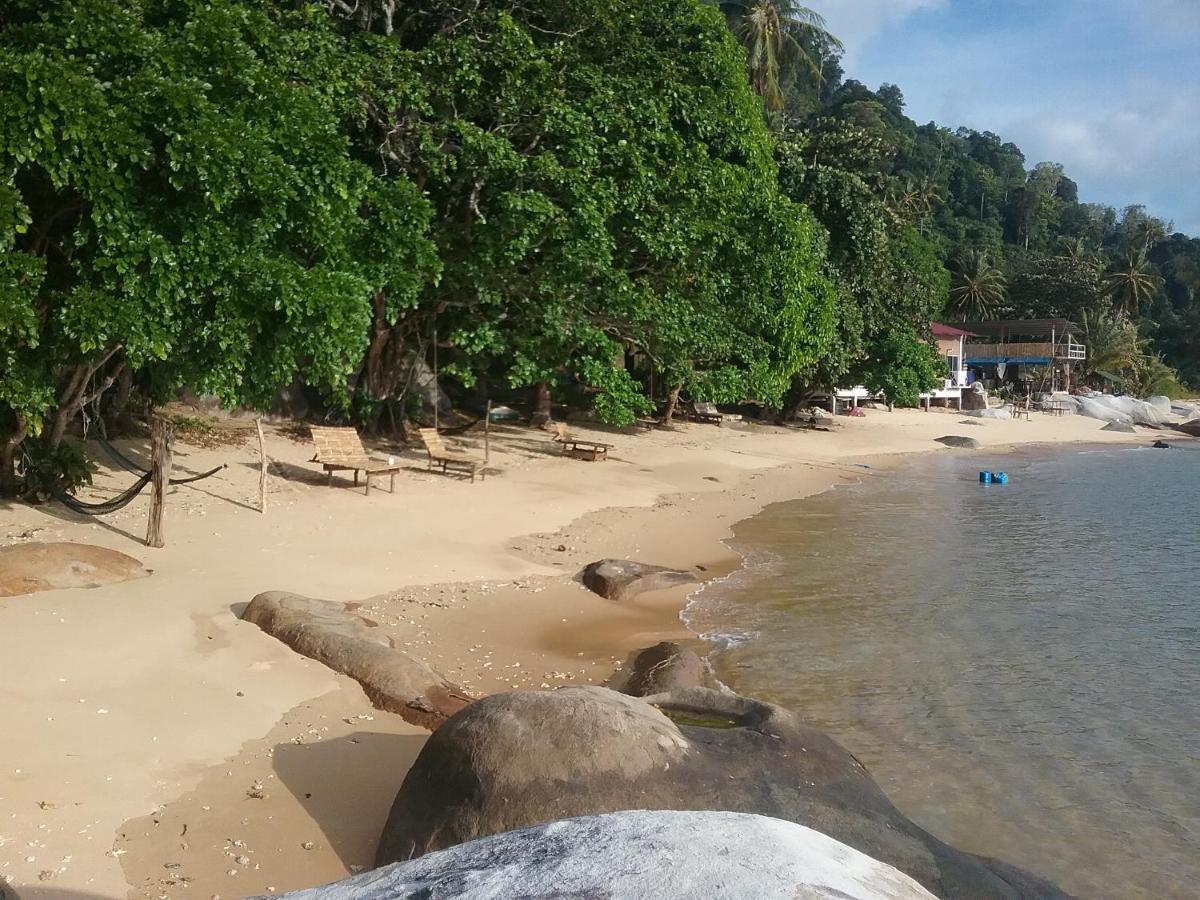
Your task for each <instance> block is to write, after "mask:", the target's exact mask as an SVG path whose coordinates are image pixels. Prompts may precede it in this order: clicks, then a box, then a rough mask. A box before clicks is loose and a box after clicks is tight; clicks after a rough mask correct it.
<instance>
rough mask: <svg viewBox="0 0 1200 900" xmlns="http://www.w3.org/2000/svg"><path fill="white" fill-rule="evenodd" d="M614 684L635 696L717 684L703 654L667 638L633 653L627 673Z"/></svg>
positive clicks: (622, 690) (626, 668)
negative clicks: (709, 671)
mask: <svg viewBox="0 0 1200 900" xmlns="http://www.w3.org/2000/svg"><path fill="white" fill-rule="evenodd" d="M612 686H613V687H614V688H615V689H616V690H619V691H621V693H623V694H629V696H631V697H646V696H649V695H650V694H663V693H666V692H667V691H675V690H680V689H682V688H695V687H714V686H715V684H714V682H713V679H712V678H711V677H710V676H709V674H708V670H707V669H706V668H705V667H704V661H703V660H702V659H700V657H699V656H697V655H696V654H695V653H693V652H692V651H691V650H689V649H688V648H687V647H685V646H683V645H682V644H676V643H675V642H674V641H663V642H662V643H661V644H655V645H654V646H653V647H647V648H646V649H645V650H639V651H638V652H637V653H635V654H633V657H632V658H631V659H630V661H629V664H628V665H627V666H626V667H625V672H624V674H623V676H622V677H621V678H619V679H617V680H616V683H615V684H613V685H612Z"/></svg>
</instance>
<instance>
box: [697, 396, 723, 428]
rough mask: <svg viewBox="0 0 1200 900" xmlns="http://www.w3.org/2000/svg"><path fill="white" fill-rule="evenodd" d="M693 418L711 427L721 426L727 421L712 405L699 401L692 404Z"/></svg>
mask: <svg viewBox="0 0 1200 900" xmlns="http://www.w3.org/2000/svg"><path fill="white" fill-rule="evenodd" d="M692 417H693V418H695V420H696V421H697V422H705V423H707V424H709V425H720V424H721V423H722V422H723V421H725V415H724V413H722V412H721V411H720V410H719V409H717V407H716V406H715V405H714V404H712V403H702V402H700V401H697V402H695V403H693V404H692Z"/></svg>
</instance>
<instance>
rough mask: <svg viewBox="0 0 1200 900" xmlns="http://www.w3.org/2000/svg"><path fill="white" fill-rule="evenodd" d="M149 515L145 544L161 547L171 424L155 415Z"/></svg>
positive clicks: (169, 464) (169, 469)
mask: <svg viewBox="0 0 1200 900" xmlns="http://www.w3.org/2000/svg"><path fill="white" fill-rule="evenodd" d="M150 473H151V475H150V488H151V493H150V516H149V521H148V523H147V525H146V545H147V546H149V547H162V546H163V544H164V542H163V528H162V520H163V507H164V501H165V498H166V493H167V485H168V484H169V483H170V481H171V426H170V425H169V424H168V423H167V420H166V419H163V418H161V417H155V419H154V421H153V422H152V423H151V425H150Z"/></svg>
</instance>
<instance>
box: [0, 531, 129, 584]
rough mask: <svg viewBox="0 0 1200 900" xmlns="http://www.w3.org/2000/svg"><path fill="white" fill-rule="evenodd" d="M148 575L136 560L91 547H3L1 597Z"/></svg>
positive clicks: (73, 545)
mask: <svg viewBox="0 0 1200 900" xmlns="http://www.w3.org/2000/svg"><path fill="white" fill-rule="evenodd" d="M147 574H149V573H148V572H147V571H146V569H144V568H142V564H141V563H140V562H138V561H137V560H136V559H134V558H133V557H132V556H126V555H125V554H124V553H119V552H118V551H116V550H109V549H108V548H107V547H94V546H92V545H91V544H73V543H68V542H61V543H41V542H33V543H29V544H14V545H13V546H11V547H0V597H16V596H19V595H21V594H36V593H37V592H38V591H55V590H62V589H63V588H94V587H101V586H103V585H106V584H118V583H119V582H122V581H128V580H129V579H131V578H141V577H142V576H144V575H147Z"/></svg>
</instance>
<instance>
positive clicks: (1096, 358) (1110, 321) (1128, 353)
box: [1080, 310, 1142, 375]
mask: <svg viewBox="0 0 1200 900" xmlns="http://www.w3.org/2000/svg"><path fill="white" fill-rule="evenodd" d="M1080 325H1081V327H1082V328H1083V339H1084V342H1085V343H1086V344H1087V360H1086V361H1085V362H1084V372H1085V373H1086V374H1087V375H1094V374H1095V373H1097V372H1110V373H1115V374H1118V375H1128V374H1129V373H1130V372H1133V371H1134V370H1135V369H1136V368H1137V366H1138V363H1139V361H1140V360H1141V358H1142V340H1141V339H1140V338H1139V337H1138V333H1137V328H1135V327H1134V326H1133V324H1132V323H1131V322H1129V321H1128V320H1126V319H1125V318H1123V317H1121V316H1113V315H1112V314H1111V313H1108V312H1105V311H1104V310H1087V311H1085V312H1084V314H1083V316H1082V318H1081V319H1080Z"/></svg>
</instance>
